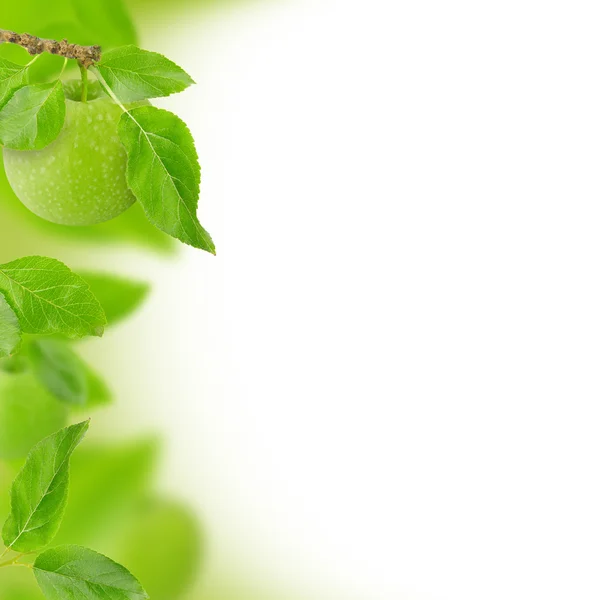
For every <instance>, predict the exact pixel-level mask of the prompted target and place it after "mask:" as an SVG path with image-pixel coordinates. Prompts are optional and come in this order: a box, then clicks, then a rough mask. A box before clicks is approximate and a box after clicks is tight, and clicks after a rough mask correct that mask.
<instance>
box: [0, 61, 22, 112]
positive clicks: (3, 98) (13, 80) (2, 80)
mask: <svg viewBox="0 0 600 600" xmlns="http://www.w3.org/2000/svg"><path fill="white" fill-rule="evenodd" d="M27 81H28V71H27V67H26V66H23V65H17V64H16V63H13V62H10V61H8V60H4V59H2V58H0V109H1V108H2V107H3V106H4V105H5V104H6V103H7V102H8V100H9V98H10V97H11V96H12V95H13V93H14V92H15V90H18V89H19V88H20V87H23V86H24V85H26V84H27Z"/></svg>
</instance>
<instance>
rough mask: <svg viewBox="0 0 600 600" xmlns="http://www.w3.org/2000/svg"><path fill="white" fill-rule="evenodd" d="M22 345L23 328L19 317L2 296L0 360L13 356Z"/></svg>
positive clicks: (0, 303) (0, 299) (0, 300)
mask: <svg viewBox="0 0 600 600" xmlns="http://www.w3.org/2000/svg"><path fill="white" fill-rule="evenodd" d="M20 344H21V326H20V325H19V319H17V315H15V312H14V311H13V309H12V308H11V307H10V305H9V304H8V302H7V301H6V299H5V298H4V296H3V295H2V294H0V358H6V357H8V356H10V355H11V354H13V353H14V352H15V350H17V348H18V347H19V345H20Z"/></svg>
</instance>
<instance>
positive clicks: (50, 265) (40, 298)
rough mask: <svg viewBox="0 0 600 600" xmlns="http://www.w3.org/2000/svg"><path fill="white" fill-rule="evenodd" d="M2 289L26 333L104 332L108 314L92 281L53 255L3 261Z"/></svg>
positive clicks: (71, 334) (0, 272) (0, 271)
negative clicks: (74, 271) (92, 286)
mask: <svg viewBox="0 0 600 600" xmlns="http://www.w3.org/2000/svg"><path fill="white" fill-rule="evenodd" d="M0 293H2V294H4V296H5V298H6V300H7V302H8V303H9V304H10V306H11V308H12V309H13V311H14V312H15V313H16V315H17V317H18V319H19V322H20V324H21V329H22V331H23V332H25V333H34V334H51V333H62V334H64V335H66V336H68V337H83V336H86V335H96V336H101V335H102V334H103V332H104V326H105V325H106V317H105V315H104V311H103V310H102V307H101V306H100V303H99V302H98V300H96V298H95V296H94V295H93V294H92V292H91V291H90V289H89V286H88V284H87V283H86V282H85V281H84V280H83V279H82V278H81V277H79V275H76V274H75V273H73V272H72V271H71V270H70V269H69V268H68V267H67V266H66V265H64V264H63V263H61V262H60V261H58V260H55V259H53V258H47V257H44V256H28V257H25V258H20V259H17V260H15V261H12V262H10V263H6V264H3V265H0Z"/></svg>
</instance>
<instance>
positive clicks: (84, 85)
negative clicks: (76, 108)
mask: <svg viewBox="0 0 600 600" xmlns="http://www.w3.org/2000/svg"><path fill="white" fill-rule="evenodd" d="M79 70H80V71H81V101H82V102H87V97H88V70H87V68H86V67H84V66H83V65H82V64H81V63H79Z"/></svg>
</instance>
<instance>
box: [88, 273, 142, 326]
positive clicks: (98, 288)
mask: <svg viewBox="0 0 600 600" xmlns="http://www.w3.org/2000/svg"><path fill="white" fill-rule="evenodd" d="M81 276H82V277H83V278H84V279H85V281H86V283H87V284H88V285H89V286H90V289H91V290H92V293H93V294H94V296H96V298H98V300H99V301H100V304H101V305H102V308H103V309H104V314H105V315H106V320H107V321H108V324H109V325H114V324H115V323H117V322H118V321H121V320H122V319H124V318H125V317H128V316H129V315H130V314H131V313H133V312H135V311H136V310H137V308H138V307H139V306H140V305H141V304H142V302H143V301H144V300H145V299H146V296H147V295H148V292H149V290H150V286H149V285H148V284H147V283H143V282H141V281H134V280H131V279H125V278H124V277H120V276H117V275H109V274H108V273H106V274H105V273H91V272H82V273H81Z"/></svg>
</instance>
